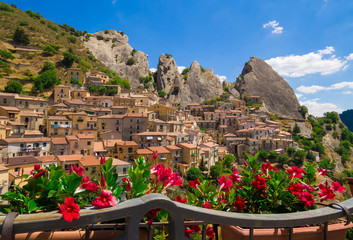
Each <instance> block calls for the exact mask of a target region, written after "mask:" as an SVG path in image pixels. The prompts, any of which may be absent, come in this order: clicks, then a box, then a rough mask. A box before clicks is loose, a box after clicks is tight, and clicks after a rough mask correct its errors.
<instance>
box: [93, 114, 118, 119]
mask: <svg viewBox="0 0 353 240" xmlns="http://www.w3.org/2000/svg"><path fill="white" fill-rule="evenodd" d="M117 118H119V119H121V118H124V114H116V115H104V116H100V117H98V119H117Z"/></svg>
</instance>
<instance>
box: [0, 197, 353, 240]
mask: <svg viewBox="0 0 353 240" xmlns="http://www.w3.org/2000/svg"><path fill="white" fill-rule="evenodd" d="M340 205H341V206H343V207H345V208H347V209H348V211H349V213H350V214H352V212H353V198H351V199H348V200H346V201H343V202H341V203H340ZM157 208H158V209H165V210H166V211H168V212H169V214H170V220H169V223H170V227H171V231H172V233H173V234H171V237H172V238H170V239H183V234H184V219H185V218H188V219H193V220H198V221H203V222H205V223H208V224H220V225H235V226H242V227H248V228H283V227H285V228H288V227H299V226H304V225H310V224H317V223H324V222H328V221H330V220H334V219H337V218H341V217H346V214H345V213H344V211H342V209H341V208H339V207H337V208H336V207H324V208H319V209H315V210H310V211H305V212H296V213H281V214H248V213H235V212H222V211H216V210H211V209H205V208H200V207H195V206H191V205H187V204H182V203H179V202H175V201H172V200H170V199H169V198H168V197H166V196H164V195H161V194H148V195H145V196H143V197H141V198H136V199H131V200H128V201H125V202H121V203H119V204H118V205H116V206H115V207H111V208H105V209H96V208H94V207H88V208H86V209H82V210H81V212H80V214H81V216H80V219H78V220H73V221H72V222H71V223H70V224H69V223H67V222H66V221H64V220H62V219H61V216H62V215H61V214H59V213H56V212H45V213H36V214H23V215H19V216H18V217H17V218H16V219H15V221H14V226H13V232H14V233H28V232H36V231H48V230H55V229H65V228H74V227H80V226H84V225H90V224H95V223H98V222H107V221H112V220H117V219H123V218H125V219H127V221H126V222H127V234H128V236H129V237H128V239H136V238H135V236H136V234H137V236H138V225H139V223H140V221H141V219H142V218H143V216H144V215H145V214H146V213H147V212H148V211H150V210H152V209H157ZM5 217H6V216H0V224H2V223H3V221H4V219H5ZM0 234H1V232H0ZM130 236H132V237H131V238H130Z"/></svg>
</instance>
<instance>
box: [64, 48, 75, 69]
mask: <svg viewBox="0 0 353 240" xmlns="http://www.w3.org/2000/svg"><path fill="white" fill-rule="evenodd" d="M63 55H64V59H63V60H62V63H63V64H64V65H65V67H66V68H70V67H71V66H72V64H73V63H74V62H75V61H77V60H78V57H77V56H76V55H74V54H72V53H70V52H63Z"/></svg>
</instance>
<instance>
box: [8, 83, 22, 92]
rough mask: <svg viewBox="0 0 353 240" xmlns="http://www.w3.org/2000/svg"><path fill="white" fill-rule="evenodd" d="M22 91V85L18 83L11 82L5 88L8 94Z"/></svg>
mask: <svg viewBox="0 0 353 240" xmlns="http://www.w3.org/2000/svg"><path fill="white" fill-rule="evenodd" d="M22 90H23V86H22V84H21V83H19V82H16V81H9V82H8V83H7V84H6V86H5V92H7V93H21V92H22Z"/></svg>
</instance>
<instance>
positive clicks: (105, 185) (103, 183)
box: [101, 174, 107, 188]
mask: <svg viewBox="0 0 353 240" xmlns="http://www.w3.org/2000/svg"><path fill="white" fill-rule="evenodd" d="M101 187H102V188H106V187H107V183H106V182H105V177H104V174H102V180H101Z"/></svg>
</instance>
